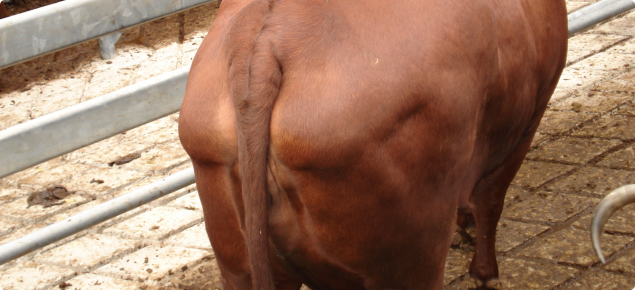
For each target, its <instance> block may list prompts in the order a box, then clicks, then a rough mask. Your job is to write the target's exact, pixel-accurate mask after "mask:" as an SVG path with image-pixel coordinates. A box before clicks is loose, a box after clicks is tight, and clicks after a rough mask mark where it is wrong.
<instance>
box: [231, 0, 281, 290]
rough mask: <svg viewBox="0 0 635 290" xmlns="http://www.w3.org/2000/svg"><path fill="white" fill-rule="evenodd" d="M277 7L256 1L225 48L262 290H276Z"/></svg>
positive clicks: (253, 259)
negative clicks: (271, 188) (271, 152)
mask: <svg viewBox="0 0 635 290" xmlns="http://www.w3.org/2000/svg"><path fill="white" fill-rule="evenodd" d="M274 1H275V0H255V1H254V2H252V3H251V4H249V5H248V6H247V7H246V8H244V9H243V11H242V12H240V14H239V15H237V17H236V18H235V19H234V23H233V24H232V27H231V30H230V33H229V36H228V39H227V40H228V41H227V43H226V44H227V46H226V48H227V50H226V51H227V53H228V61H229V63H228V65H229V76H230V79H231V93H232V98H233V101H234V106H235V110H236V119H237V120H236V121H237V133H238V134H237V136H238V159H239V161H238V162H239V167H240V176H241V183H242V196H243V202H244V209H245V233H246V240H247V249H248V252H249V265H250V268H251V275H252V284H253V289H257V290H274V289H275V286H274V281H273V272H272V269H271V262H270V260H269V247H268V245H269V239H268V232H269V231H268V226H267V221H268V213H267V203H268V201H267V155H268V149H269V126H270V120H271V111H272V109H273V104H274V101H275V99H276V97H277V96H278V91H279V88H280V82H281V78H282V76H281V71H280V66H279V64H278V60H277V58H276V57H275V56H274V53H273V49H272V46H271V42H270V41H269V40H268V39H267V37H266V36H265V35H264V31H265V30H266V27H265V25H266V21H267V18H268V16H269V14H270V11H271V9H272V6H273V3H274Z"/></svg>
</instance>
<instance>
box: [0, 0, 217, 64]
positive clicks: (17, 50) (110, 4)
mask: <svg viewBox="0 0 635 290" xmlns="http://www.w3.org/2000/svg"><path fill="white" fill-rule="evenodd" d="M214 1H217V0H151V1H139V0H107V1H104V0H66V1H61V2H58V3H55V4H51V5H47V6H44V7H40V8H38V9H34V10H31V11H27V12H24V13H20V14H17V15H13V16H11V17H7V18H4V19H1V20H0V68H3V67H6V66H10V65H14V64H16V63H19V62H23V61H26V60H29V59H31V58H34V57H37V56H41V55H43V54H47V53H51V52H55V51H57V50H60V49H63V48H66V47H69V46H72V45H75V44H78V43H81V42H84V41H87V40H91V39H94V38H97V37H100V36H104V35H106V34H110V33H113V32H116V31H118V30H121V29H125V28H129V27H133V26H135V25H139V24H142V23H144V22H148V21H152V20H154V19H157V18H161V17H165V16H168V15H170V14H174V13H178V12H181V11H184V10H187V9H191V8H194V7H196V6H200V5H203V4H206V3H211V2H214Z"/></svg>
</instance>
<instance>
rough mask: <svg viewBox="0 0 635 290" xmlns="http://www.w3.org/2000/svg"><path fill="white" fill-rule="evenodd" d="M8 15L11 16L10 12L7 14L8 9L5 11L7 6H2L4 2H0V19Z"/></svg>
mask: <svg viewBox="0 0 635 290" xmlns="http://www.w3.org/2000/svg"><path fill="white" fill-rule="evenodd" d="M9 16H11V14H9V11H7V8H6V7H4V3H2V2H0V19H2V18H5V17H9Z"/></svg>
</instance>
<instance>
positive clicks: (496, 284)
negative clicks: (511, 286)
mask: <svg viewBox="0 0 635 290" xmlns="http://www.w3.org/2000/svg"><path fill="white" fill-rule="evenodd" d="M485 289H503V287H501V281H500V280H498V278H494V279H490V280H488V281H487V283H485Z"/></svg>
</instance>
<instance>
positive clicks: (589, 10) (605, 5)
mask: <svg viewBox="0 0 635 290" xmlns="http://www.w3.org/2000/svg"><path fill="white" fill-rule="evenodd" d="M633 8H635V0H602V1H600V2H597V3H594V4H591V5H589V6H586V7H584V8H582V9H580V10H578V11H575V12H573V13H571V14H569V16H568V20H569V35H573V34H575V33H577V32H580V31H582V30H584V29H587V28H589V27H591V26H593V25H595V24H598V23H600V22H602V21H604V20H607V19H609V18H611V17H613V16H616V15H618V14H621V13H624V12H626V11H628V10H631V9H633Z"/></svg>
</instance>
